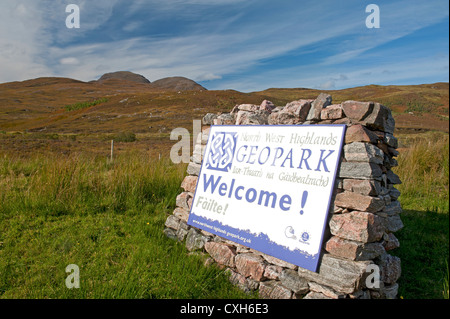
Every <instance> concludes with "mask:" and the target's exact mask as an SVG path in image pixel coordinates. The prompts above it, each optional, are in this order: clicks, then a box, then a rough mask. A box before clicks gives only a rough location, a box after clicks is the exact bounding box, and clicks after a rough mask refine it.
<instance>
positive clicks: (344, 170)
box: [338, 162, 383, 180]
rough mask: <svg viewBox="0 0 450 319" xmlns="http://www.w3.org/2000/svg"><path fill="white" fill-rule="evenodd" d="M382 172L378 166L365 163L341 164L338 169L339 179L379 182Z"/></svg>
mask: <svg viewBox="0 0 450 319" xmlns="http://www.w3.org/2000/svg"><path fill="white" fill-rule="evenodd" d="M382 175H383V171H382V170H381V168H380V165H378V164H375V163H366V162H342V163H341V165H340V168H339V175H338V176H339V177H340V178H354V179H375V180H381V176H382Z"/></svg>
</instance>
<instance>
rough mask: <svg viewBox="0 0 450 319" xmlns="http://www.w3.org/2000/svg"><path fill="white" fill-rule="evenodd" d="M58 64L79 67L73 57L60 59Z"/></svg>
mask: <svg viewBox="0 0 450 319" xmlns="http://www.w3.org/2000/svg"><path fill="white" fill-rule="evenodd" d="M59 63H61V64H63V65H79V64H80V61H79V60H78V59H77V58H74V57H68V58H62V59H60V60H59Z"/></svg>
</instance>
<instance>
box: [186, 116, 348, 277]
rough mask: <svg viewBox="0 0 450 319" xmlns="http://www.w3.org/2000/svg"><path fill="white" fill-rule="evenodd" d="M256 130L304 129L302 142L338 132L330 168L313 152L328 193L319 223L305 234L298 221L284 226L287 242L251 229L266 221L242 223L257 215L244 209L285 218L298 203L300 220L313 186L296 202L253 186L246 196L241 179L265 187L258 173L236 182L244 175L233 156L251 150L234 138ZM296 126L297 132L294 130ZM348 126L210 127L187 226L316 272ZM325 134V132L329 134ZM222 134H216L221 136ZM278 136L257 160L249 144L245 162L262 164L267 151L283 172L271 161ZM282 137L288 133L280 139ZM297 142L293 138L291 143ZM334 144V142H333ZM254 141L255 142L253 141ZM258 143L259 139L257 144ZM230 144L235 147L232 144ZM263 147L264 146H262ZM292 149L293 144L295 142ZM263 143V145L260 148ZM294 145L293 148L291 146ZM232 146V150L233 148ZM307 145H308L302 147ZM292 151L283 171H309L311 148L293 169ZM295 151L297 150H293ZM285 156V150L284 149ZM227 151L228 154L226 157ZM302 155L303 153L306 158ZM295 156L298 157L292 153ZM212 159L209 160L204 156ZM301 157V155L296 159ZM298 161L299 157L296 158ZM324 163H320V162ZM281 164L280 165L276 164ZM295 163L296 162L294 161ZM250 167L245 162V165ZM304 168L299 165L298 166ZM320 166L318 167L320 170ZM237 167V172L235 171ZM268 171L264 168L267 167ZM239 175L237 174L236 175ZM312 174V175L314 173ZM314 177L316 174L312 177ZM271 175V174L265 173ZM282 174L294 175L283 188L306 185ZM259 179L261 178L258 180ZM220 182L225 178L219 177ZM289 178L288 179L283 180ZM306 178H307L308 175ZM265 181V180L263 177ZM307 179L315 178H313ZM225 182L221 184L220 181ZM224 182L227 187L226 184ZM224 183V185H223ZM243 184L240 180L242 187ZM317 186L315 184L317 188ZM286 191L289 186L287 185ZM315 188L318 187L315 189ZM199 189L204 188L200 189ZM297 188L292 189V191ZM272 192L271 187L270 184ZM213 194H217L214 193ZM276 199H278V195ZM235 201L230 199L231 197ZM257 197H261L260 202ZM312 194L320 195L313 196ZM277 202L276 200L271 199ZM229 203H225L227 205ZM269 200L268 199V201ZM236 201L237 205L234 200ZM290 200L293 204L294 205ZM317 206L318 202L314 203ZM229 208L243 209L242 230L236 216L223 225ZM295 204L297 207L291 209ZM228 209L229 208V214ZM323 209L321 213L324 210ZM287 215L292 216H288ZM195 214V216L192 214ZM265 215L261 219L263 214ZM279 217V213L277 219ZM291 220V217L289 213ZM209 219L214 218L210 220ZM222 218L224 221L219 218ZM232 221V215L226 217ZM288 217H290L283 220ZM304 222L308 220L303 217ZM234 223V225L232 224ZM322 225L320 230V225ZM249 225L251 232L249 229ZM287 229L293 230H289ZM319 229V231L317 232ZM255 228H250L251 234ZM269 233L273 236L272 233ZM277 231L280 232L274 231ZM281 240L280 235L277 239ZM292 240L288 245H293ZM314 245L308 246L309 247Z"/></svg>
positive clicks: (323, 158)
mask: <svg viewBox="0 0 450 319" xmlns="http://www.w3.org/2000/svg"><path fill="white" fill-rule="evenodd" d="M258 128H259V133H260V132H261V131H273V133H279V132H280V131H291V134H294V133H297V130H298V131H299V132H301V131H302V130H305V131H304V132H313V133H312V135H309V133H307V135H306V136H305V135H303V137H306V138H304V139H303V140H306V141H308V137H309V138H310V139H309V140H310V141H313V140H314V132H316V131H321V130H323V131H327V130H326V129H327V128H328V131H329V132H331V137H333V134H334V133H336V136H334V137H335V142H336V143H335V145H333V150H332V152H331V150H329V153H328V156H330V157H331V155H333V153H334V152H335V154H334V155H333V157H334V156H335V157H336V158H335V160H334V161H330V162H328V164H332V165H330V167H331V168H330V169H328V167H327V162H326V159H327V153H326V150H320V151H321V153H320V155H319V154H318V152H317V153H315V154H314V156H316V157H317V156H320V159H319V163H318V165H317V170H316V171H319V172H320V170H321V169H323V170H324V171H326V173H327V174H328V173H330V174H329V176H328V179H327V185H326V187H324V188H325V190H324V191H322V192H323V193H326V195H327V196H326V197H327V198H326V201H325V198H324V199H323V202H320V203H319V206H320V207H321V209H320V215H319V217H320V220H319V221H317V222H314V231H309V230H308V226H307V227H306V228H303V229H307V230H303V231H302V230H300V231H299V229H301V228H299V227H297V226H298V223H297V224H296V225H295V227H293V226H289V225H288V226H287V227H286V229H285V230H284V236H285V237H286V238H287V239H288V240H289V241H286V239H280V238H279V237H278V238H277V239H274V238H272V236H271V235H270V234H267V233H264V232H259V233H258V232H257V231H254V229H253V227H256V226H257V225H258V223H259V224H260V225H261V224H263V223H264V221H262V220H259V221H255V222H256V223H255V224H254V225H252V223H251V222H249V221H246V222H245V221H244V219H245V217H246V215H245V214H247V215H248V214H250V215H251V214H255V213H249V211H248V209H249V207H250V206H249V204H253V206H251V207H254V208H255V209H256V210H260V211H264V212H265V211H267V214H272V213H273V214H277V213H280V214H283V212H288V213H289V214H293V212H294V211H297V210H298V208H299V200H300V201H301V204H300V206H301V210H300V211H299V212H298V213H297V212H296V213H295V214H300V215H302V216H301V217H298V216H297V215H295V217H292V218H294V219H297V220H298V219H299V218H303V217H305V216H306V215H308V213H305V215H303V214H304V210H303V208H305V203H307V202H308V201H310V198H311V197H313V196H311V195H312V194H311V191H309V189H310V188H314V187H313V186H309V187H310V188H308V187H306V186H303V187H304V188H305V187H306V188H308V191H303V193H302V195H301V196H298V197H296V198H294V199H293V198H292V197H293V196H290V195H288V194H285V195H284V196H279V195H280V194H278V193H275V192H269V191H268V190H266V188H263V189H261V190H259V193H258V190H257V187H252V188H248V190H247V192H245V186H243V185H241V184H242V183H240V182H241V181H244V180H250V179H249V178H250V177H251V178H253V177H255V179H254V180H255V182H253V180H252V181H251V184H254V185H255V184H256V185H259V186H261V185H262V186H261V187H264V184H267V183H259V184H258V182H257V179H256V178H257V177H258V176H259V175H258V176H256V175H250V177H248V176H247V175H245V176H240V178H239V174H242V167H241V169H240V170H238V169H237V168H236V166H234V164H235V162H236V161H237V156H238V155H240V158H241V159H242V158H243V152H244V151H242V149H244V147H245V146H249V145H250V144H249V145H239V142H238V140H237V138H238V137H239V138H240V137H241V135H239V134H244V133H243V132H245V131H246V130H249V131H250V132H251V131H252V130H254V131H256V130H258ZM292 128H295V129H292ZM346 128H347V126H346V125H345V124H312V125H212V126H211V129H210V133H209V137H208V142H207V145H206V149H205V153H204V156H203V159H202V165H201V168H200V172H199V175H198V181H197V187H196V190H195V194H194V198H193V201H192V205H191V209H190V214H189V219H188V225H190V226H193V227H195V228H199V229H203V230H205V231H207V232H209V233H212V234H214V235H217V236H220V237H222V238H225V239H228V240H230V241H232V242H235V243H237V244H240V245H243V246H246V247H249V248H252V249H255V250H257V251H260V252H262V253H265V254H267V255H270V256H273V257H276V258H278V259H281V260H284V261H286V262H289V263H292V264H294V265H297V266H299V267H302V268H305V269H308V270H310V271H313V272H316V271H317V268H318V263H319V260H320V255H321V249H322V244H323V237H324V232H325V229H326V225H327V220H328V213H329V210H330V205H331V200H332V197H333V194H334V191H335V188H336V185H335V183H336V178H337V173H338V168H339V165H340V161H341V154H342V150H343V146H344V139H345V132H346ZM328 131H327V132H328ZM220 134H221V135H222V136H219V135H220ZM265 134H268V133H267V132H265ZM256 136H257V135H252V134H249V135H248V136H247V137H248V140H252V138H253V139H255V140H256ZM278 136H279V137H280V141H277V140H276V139H275V138H276V137H277V135H274V136H273V137H274V141H275V142H270V143H269V144H270V145H271V146H272V147H273V148H269V146H267V147H265V148H264V149H262V150H261V152H260V153H259V158H257V156H256V151H257V150H258V149H259V148H258V147H257V146H255V145H252V146H250V150H248V147H247V148H246V149H244V150H245V151H246V152H247V153H246V154H247V159H248V162H250V158H251V159H252V162H251V163H250V165H252V164H254V163H255V162H258V164H261V163H262V162H263V160H264V159H265V158H266V154H265V153H264V155H263V152H264V150H265V149H268V150H267V151H266V153H267V158H269V157H270V154H273V156H272V157H271V160H273V164H274V165H272V166H275V168H274V170H275V171H276V172H278V171H279V170H281V167H276V165H275V163H276V162H277V154H280V153H282V152H281V151H279V150H278V153H277V151H276V150H277V149H280V148H281V147H280V145H285V144H282V138H281V135H278ZM284 136H286V134H285V135H284ZM292 136H293V135H291V141H290V143H291V144H292V141H293V137H292ZM267 138H268V135H266V139H267ZM317 138H319V137H318V136H316V139H317ZM294 141H295V139H294ZM322 141H324V136H323V137H322ZM333 141H334V140H333ZM213 142H214V143H215V145H214V147H215V148H216V149H214V151H213V150H212V147H213V145H212V143H213ZM253 142H255V141H253ZM257 142H259V141H257ZM277 142H281V143H277ZM233 143H234V146H233ZM266 144H267V142H266ZM293 144H294V146H295V143H293ZM262 145H264V144H262ZM275 145H278V146H277V148H275ZM303 145H307V143H302V146H303ZM238 146H240V149H239V151H240V153H239V154H236V153H237V151H238V150H237V148H238ZM291 146H292V145H291ZM233 147H234V148H233ZM305 147H306V146H305ZM316 149H317V146H315V147H314V150H313V151H317V150H316ZM273 150H275V153H271V152H272V151H273ZM293 150H294V147H292V148H291V151H290V153H289V154H290V157H289V154H288V155H287V157H286V159H285V160H284V162H283V165H284V166H283V169H284V167H286V165H288V164H290V168H289V169H288V171H290V170H294V171H295V169H297V170H298V169H299V168H300V167H302V166H303V167H302V169H305V168H309V170H308V171H310V172H311V171H313V169H311V166H313V165H308V159H309V158H310V157H311V156H312V152H313V151H312V150H311V149H307V150H309V153H308V152H305V148H303V149H302V151H303V154H302V157H301V160H300V166H299V168H295V167H293V165H292V163H293V157H294V155H292V154H293ZM295 150H296V151H297V150H298V149H295ZM283 152H284V151H283ZM227 153H229V154H228V155H227ZM305 153H306V155H305ZM218 154H220V155H218ZM296 154H297V153H296ZM208 156H210V157H208ZM261 158H263V160H261ZM298 158H300V157H298ZM298 158H297V159H298ZM278 159H279V160H281V159H282V156H281V155H280V156H279V157H278ZM227 160H229V161H230V162H227ZM321 160H322V161H321ZM268 162H269V161H268V160H266V162H265V163H264V164H263V165H262V166H264V165H266V166H267V165H268V164H267V163H268ZM279 163H280V162H279V161H278V164H279ZM296 163H297V164H298V161H297V162H296ZM247 164H248V163H247ZM302 164H303V165H302ZM321 164H322V166H321ZM235 168H236V169H235ZM266 168H267V167H266ZM207 172H212V173H211V175H210V176H209V178H208V177H207V175H206V174H207ZM237 172H238V173H237ZM245 172H246V173H249V174H250V173H254V174H257V173H258V172H259V171H257V170H255V171H252V170H251V169H248V170H247V171H245ZM312 173H313V172H312ZM233 174H236V175H237V176H234V177H235V178H232V177H233V176H232V175H233ZM316 174H318V173H316ZM268 176H269V175H268ZM286 176H288V177H289V178H291V177H292V180H291V181H289V182H288V181H285V182H281V181H280V182H279V183H280V184H279V185H281V184H283V183H287V184H286V185H291V184H290V183H292V185H293V186H298V185H296V184H299V185H301V184H302V183H300V182H299V180H302V181H304V182H305V183H306V182H307V181H308V179H304V178H303V179H301V177H299V176H296V175H289V174H286ZM259 177H261V176H259ZM280 177H281V175H279V178H280ZM222 178H223V179H222ZM286 178H287V177H286ZM307 178H309V175H308V177H307ZM266 179H267V177H266ZM311 180H313V179H312V178H311ZM224 181H225V182H224ZM227 181H228V183H227ZM295 181H296V182H295ZM315 181H316V184H320V180H318V179H315ZM221 182H223V183H221ZM245 182H246V181H244V184H245ZM323 184H325V182H324V181H323ZM286 185H284V186H283V187H285V186H286ZM315 186H317V185H315ZM261 187H260V188H261ZM265 187H267V185H265ZM286 187H287V186H286ZM298 187H299V188H301V187H300V186H298ZM317 187H319V186H317ZM201 188H203V189H201ZM294 188H295V187H294ZM269 189H270V186H269ZM287 189H289V187H287ZM207 190H209V191H210V194H207V195H208V196H207V197H206V195H205V193H207ZM213 193H214V194H215V195H213ZM218 194H219V195H220V197H219V200H216V198H217V195H218ZM277 195H278V196H277ZM233 196H234V197H235V198H232V197H233ZM258 196H259V198H258ZM314 196H318V195H317V194H316V195H314ZM275 199H276V201H275ZM227 200H228V203H227ZM271 200H272V201H271ZM237 201H239V203H238V202H237ZM293 202H294V203H293ZM315 202H317V201H315ZM229 204H233V205H231V206H234V207H236V206H237V205H238V204H239V206H240V207H242V209H246V208H247V213H243V214H242V213H241V218H242V221H243V223H245V226H244V228H245V229H242V228H239V227H237V226H236V220H235V219H236V218H238V217H237V215H236V216H234V217H233V218H234V219H233V222H232V223H231V219H229V222H228V223H227V222H226V221H224V219H226V218H227V217H225V216H226V214H229V212H230V211H231V210H232V209H233V208H230V207H229V206H230V205H229ZM294 206H295V207H294ZM308 206H309V208H308V209H309V212H311V209H312V208H311V203H308ZM291 208H295V209H292V211H290V209H291ZM229 209H230V210H229ZM324 209H325V211H324ZM199 211H202V213H199ZM289 211H290V212H289ZM196 212H197V213H196ZM305 212H307V210H306V208H305ZM267 214H266V215H265V216H267ZM279 216H282V215H279ZM292 216H294V215H292ZM211 217H212V218H211ZM222 217H223V218H222ZM319 217H317V219H319ZM229 218H231V217H229ZM286 218H288V217H286ZM305 218H306V217H305ZM310 218H312V219H310V221H312V220H314V217H310ZM265 222H267V219H266V220H265ZM231 224H233V225H231ZM319 226H320V227H319ZM249 227H250V228H249ZM265 227H266V229H268V228H267V227H269V226H267V225H266V226H265ZM289 227H291V228H289ZM319 228H320V229H319ZM252 229H253V230H252ZM268 232H272V231H271V230H270V231H268ZM278 233H279V232H278ZM311 233H312V234H313V236H314V237H317V234H318V233H320V236H319V237H320V238H314V240H312V239H311V238H310V234H311ZM278 236H280V235H278ZM291 239H292V241H291ZM294 241H296V243H294ZM297 241H298V243H300V246H303V247H307V249H309V247H308V246H306V245H309V243H308V242H310V243H312V244H314V247H311V249H312V250H310V251H305V250H302V249H299V248H298V245H299V244H298V243H297ZM282 243H288V245H297V246H296V247H297V248H295V247H293V246H290V247H289V246H286V245H283V244H282ZM311 246H312V245H311Z"/></svg>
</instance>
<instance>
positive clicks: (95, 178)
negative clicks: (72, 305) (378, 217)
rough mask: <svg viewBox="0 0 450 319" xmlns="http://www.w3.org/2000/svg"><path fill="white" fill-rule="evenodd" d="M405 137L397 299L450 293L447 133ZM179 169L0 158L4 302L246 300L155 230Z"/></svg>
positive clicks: (174, 191) (142, 160)
mask: <svg viewBox="0 0 450 319" xmlns="http://www.w3.org/2000/svg"><path fill="white" fill-rule="evenodd" d="M401 142H402V143H403V144H404V145H405V146H407V148H405V149H403V150H402V151H401V155H400V157H399V159H398V160H399V163H400V166H399V167H398V168H397V169H396V172H397V174H399V176H400V177H401V179H402V180H403V185H400V187H399V189H400V191H401V192H402V196H401V197H400V201H401V203H402V205H403V208H404V213H403V215H402V220H403V222H404V224H405V227H404V229H403V230H401V231H399V232H398V233H397V234H396V235H397V237H398V238H399V240H400V243H401V247H400V248H398V249H397V250H395V251H394V252H393V253H394V254H395V255H397V256H399V257H400V258H401V260H402V277H401V278H400V280H399V284H400V292H399V295H400V296H401V297H402V298H405V299H411V298H448V257H449V244H448V243H449V214H448V212H449V206H448V199H449V198H448V176H449V171H448V144H449V141H448V135H436V136H435V135H433V136H426V137H425V138H421V139H415V140H412V139H410V138H406V137H404V138H403V137H402V138H401ZM185 171H186V166H185V165H179V166H176V165H173V164H172V163H171V162H170V161H169V160H165V159H162V160H160V161H159V160H155V159H150V158H148V157H145V156H143V155H141V154H139V153H124V154H121V155H120V156H118V157H117V158H116V159H115V161H114V162H113V163H110V162H109V161H108V159H107V158H106V157H99V156H81V155H70V156H56V155H48V156H44V155H39V154H36V155H34V156H31V157H28V158H24V157H18V156H17V157H15V156H13V155H6V154H0V298H123V299H125V298H132V299H135V298H251V297H253V296H252V295H246V294H245V293H243V292H242V291H240V290H239V289H238V288H236V287H234V286H233V285H232V284H231V283H230V282H229V281H228V279H227V278H226V277H225V275H224V274H223V271H221V270H220V269H218V268H217V267H215V266H209V267H206V266H204V259H205V257H204V256H202V255H201V254H196V253H189V252H188V251H187V250H186V249H185V247H184V245H183V244H181V243H177V242H175V241H173V240H170V239H168V238H166V237H165V235H164V234H163V229H164V222H165V220H166V217H167V216H168V214H171V213H172V211H173V209H174V205H175V198H176V196H177V195H178V194H179V193H180V192H181V189H180V184H181V181H182V179H183V177H184V175H185ZM69 264H76V265H78V266H79V268H80V285H81V287H80V289H67V288H66V285H65V279H66V277H67V276H68V274H67V273H66V272H65V268H66V266H67V265H69Z"/></svg>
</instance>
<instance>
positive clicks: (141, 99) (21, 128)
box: [0, 73, 449, 153]
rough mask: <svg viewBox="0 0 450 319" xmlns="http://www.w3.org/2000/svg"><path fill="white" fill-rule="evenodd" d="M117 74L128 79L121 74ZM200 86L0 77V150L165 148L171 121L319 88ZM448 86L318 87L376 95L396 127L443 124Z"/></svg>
mask: <svg viewBox="0 0 450 319" xmlns="http://www.w3.org/2000/svg"><path fill="white" fill-rule="evenodd" d="M116 75H117V74H116ZM122 75H124V76H125V77H127V78H128V80H124V79H121V78H120V77H121V76H122ZM128 76H130V77H128ZM130 78H131V80H129V79H130ZM133 79H134V80H133ZM144 79H145V78H144ZM155 83H156V85H155ZM201 88H203V87H201V86H199V85H196V84H195V82H194V81H191V80H189V79H186V78H181V77H175V78H168V79H162V80H158V81H155V82H153V83H147V82H146V81H145V80H143V79H142V78H141V77H140V76H138V77H136V76H134V75H132V74H131V75H130V74H128V73H125V74H124V73H119V78H117V77H114V76H113V77H112V78H111V77H110V78H109V79H108V78H107V79H106V80H102V81H91V82H82V81H77V80H73V79H67V78H39V79H34V80H28V81H23V82H11V83H3V84H0V151H2V150H3V151H6V150H13V151H14V152H18V153H23V152H34V151H36V150H42V151H45V152H47V151H48V150H49V149H53V150H55V151H56V152H60V151H61V149H63V150H64V151H70V152H72V151H73V150H74V149H79V150H83V151H84V150H85V149H86V148H89V149H90V150H91V151H95V152H102V153H104V152H105V151H106V152H107V149H108V147H109V146H108V143H105V141H106V140H109V139H110V138H111V137H113V136H114V134H118V133H120V132H132V133H134V134H137V136H139V138H138V142H136V143H138V144H136V145H135V147H136V148H142V149H148V150H152V151H153V150H155V151H157V150H156V149H161V150H164V151H165V150H167V149H170V147H167V146H168V145H171V144H173V143H172V142H171V141H170V138H169V134H170V132H171V131H172V130H173V129H174V128H177V127H183V128H187V129H188V130H190V131H192V120H194V119H202V118H203V116H204V115H205V114H206V113H220V112H230V110H231V109H232V108H233V107H234V106H235V105H236V104H260V103H261V102H262V101H263V100H265V99H268V100H270V101H272V102H273V103H274V104H275V105H277V106H284V105H286V103H288V102H291V101H293V100H298V99H301V98H316V97H317V96H318V94H319V93H320V92H323V91H318V90H313V89H305V88H293V89H284V88H277V89H276V88H273V89H267V90H264V91H260V92H251V93H242V92H238V91H234V90H221V91H208V90H206V89H204V88H203V89H201ZM448 89H449V85H448V83H435V84H424V85H415V86H376V85H370V86H363V87H356V88H349V89H345V90H331V91H325V92H327V93H329V94H331V95H332V96H333V103H340V102H342V101H345V100H358V101H376V102H380V103H383V104H384V105H386V106H388V107H390V108H391V109H392V111H393V115H394V118H395V120H396V128H397V130H400V131H402V130H403V131H404V132H417V131H419V132H422V131H427V130H440V131H444V132H448V131H449V122H448V119H449V118H448V110H449V106H448V97H449V91H448ZM68 136H70V139H67V138H66V137H68ZM49 138H50V139H52V141H51V143H50V142H49ZM75 140H76V141H75ZM139 143H140V144H139ZM164 145H165V146H164Z"/></svg>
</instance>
